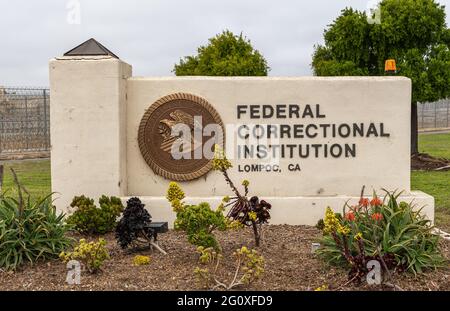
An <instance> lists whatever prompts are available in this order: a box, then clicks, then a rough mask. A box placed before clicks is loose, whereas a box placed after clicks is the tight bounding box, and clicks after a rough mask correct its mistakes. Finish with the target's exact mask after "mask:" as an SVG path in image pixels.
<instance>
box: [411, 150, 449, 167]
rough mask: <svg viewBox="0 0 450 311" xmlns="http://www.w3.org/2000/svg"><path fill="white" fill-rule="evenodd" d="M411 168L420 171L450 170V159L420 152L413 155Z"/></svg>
mask: <svg viewBox="0 0 450 311" xmlns="http://www.w3.org/2000/svg"><path fill="white" fill-rule="evenodd" d="M411 169H412V170H418V171H434V170H438V169H441V170H442V171H450V160H448V159H444V158H435V157H433V156H430V155H429V154H426V153H418V154H415V155H413V156H412V157H411Z"/></svg>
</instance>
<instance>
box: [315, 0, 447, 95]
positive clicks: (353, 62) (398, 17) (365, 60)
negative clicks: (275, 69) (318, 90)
mask: <svg viewBox="0 0 450 311" xmlns="http://www.w3.org/2000/svg"><path fill="white" fill-rule="evenodd" d="M379 7H380V10H381V23H380V24H376V23H374V24H369V23H368V22H367V15H366V13H365V12H359V11H357V10H354V9H351V8H346V9H344V10H342V12H341V15H340V16H339V17H338V18H337V19H336V20H335V21H334V22H333V23H332V24H331V25H329V26H328V28H327V29H326V30H325V32H324V42H325V44H324V45H317V46H315V51H314V54H313V60H312V68H313V71H314V74H315V75H318V76H362V75H370V76H379V75H384V62H385V60H386V59H390V58H393V59H395V60H396V61H397V67H398V70H399V73H398V75H401V76H406V77H409V78H410V79H411V80H412V86H413V98H412V102H413V103H418V102H426V101H435V100H438V99H441V98H446V97H448V96H449V94H450V51H449V43H450V40H449V39H450V31H449V29H448V28H447V25H446V23H445V11H444V6H442V5H439V4H438V3H437V2H436V1H434V0H383V1H381V3H380V4H379Z"/></svg>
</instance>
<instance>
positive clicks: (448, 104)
mask: <svg viewBox="0 0 450 311" xmlns="http://www.w3.org/2000/svg"><path fill="white" fill-rule="evenodd" d="M449 107H450V102H449V101H448V100H447V127H449V126H450V124H449V123H448V121H449V114H450V111H449Z"/></svg>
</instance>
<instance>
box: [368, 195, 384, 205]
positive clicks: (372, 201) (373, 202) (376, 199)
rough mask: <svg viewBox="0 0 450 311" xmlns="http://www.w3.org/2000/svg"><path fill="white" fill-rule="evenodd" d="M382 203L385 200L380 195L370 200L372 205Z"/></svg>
mask: <svg viewBox="0 0 450 311" xmlns="http://www.w3.org/2000/svg"><path fill="white" fill-rule="evenodd" d="M381 205H383V202H382V201H381V200H380V199H379V198H378V197H374V198H373V199H372V200H371V201H370V206H381Z"/></svg>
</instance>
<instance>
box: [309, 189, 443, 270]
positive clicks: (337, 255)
mask: <svg viewBox="0 0 450 311" xmlns="http://www.w3.org/2000/svg"><path fill="white" fill-rule="evenodd" d="M398 197H399V194H395V193H388V192H387V195H386V198H385V199H384V200H383V201H382V200H380V199H379V198H378V197H377V196H376V194H374V198H373V199H372V200H371V201H369V199H363V198H362V199H361V200H360V202H359V205H358V206H354V207H348V206H346V207H344V211H343V215H344V216H343V217H342V219H339V218H338V217H336V215H335V214H334V213H333V212H332V211H331V209H328V210H327V213H326V216H325V219H324V236H323V238H322V241H321V244H322V247H321V248H320V249H319V250H318V251H317V253H318V254H319V256H321V257H322V258H324V259H325V260H326V261H327V262H329V263H331V264H334V265H344V266H351V267H352V271H351V275H353V276H356V275H357V274H363V273H364V272H367V271H361V270H364V269H366V268H365V265H364V262H366V261H368V260H371V259H376V260H379V261H381V262H382V263H384V264H385V266H387V268H388V269H390V270H391V269H394V270H395V271H397V272H401V271H405V270H406V271H409V272H411V273H414V274H417V273H421V272H423V271H425V270H427V269H436V268H438V267H441V266H443V264H444V263H445V259H444V258H443V256H442V255H441V253H440V251H439V247H438V241H439V236H436V235H433V234H432V230H433V227H432V226H431V223H430V221H429V220H427V219H425V217H424V216H422V215H421V213H420V211H415V210H414V209H413V208H414V206H413V205H411V204H407V203H405V202H401V203H398ZM383 266H384V265H383Z"/></svg>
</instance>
